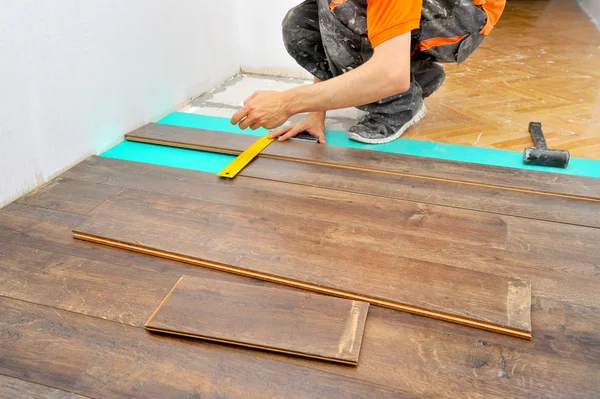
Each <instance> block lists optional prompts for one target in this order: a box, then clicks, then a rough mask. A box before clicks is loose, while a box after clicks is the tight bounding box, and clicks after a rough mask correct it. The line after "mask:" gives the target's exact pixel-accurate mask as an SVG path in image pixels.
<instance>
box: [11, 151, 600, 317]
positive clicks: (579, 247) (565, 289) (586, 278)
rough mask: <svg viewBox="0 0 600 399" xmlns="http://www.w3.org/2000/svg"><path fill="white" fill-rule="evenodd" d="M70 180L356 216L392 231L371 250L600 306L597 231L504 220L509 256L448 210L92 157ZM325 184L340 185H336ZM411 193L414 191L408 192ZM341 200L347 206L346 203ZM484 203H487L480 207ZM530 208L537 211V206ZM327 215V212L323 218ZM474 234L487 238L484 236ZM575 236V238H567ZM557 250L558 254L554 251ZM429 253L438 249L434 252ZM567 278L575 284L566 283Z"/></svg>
mask: <svg viewBox="0 0 600 399" xmlns="http://www.w3.org/2000/svg"><path fill="white" fill-rule="evenodd" d="M258 161H272V160H258ZM273 162H277V163H282V162H283V161H273ZM288 164H289V163H288ZM282 169H283V168H282ZM68 174H69V176H70V177H71V178H73V179H82V180H86V181H91V182H95V183H98V184H100V183H103V184H109V185H118V186H119V187H127V188H133V189H139V190H147V191H151V192H158V193H163V194H169V195H176V196H181V197H185V198H194V199H200V200H207V201H213V202H220V203H223V204H230V205H231V204H236V203H240V201H242V203H244V204H248V205H249V206H254V207H256V208H260V209H263V210H265V211H270V212H275V213H280V212H281V210H282V209H285V212H286V214H293V215H296V216H302V215H304V214H305V212H306V209H311V210H313V212H312V214H311V217H312V216H322V217H323V218H326V219H327V220H329V221H344V222H345V223H349V222H350V221H351V219H350V218H348V217H346V215H347V214H352V215H354V217H356V219H355V221H357V222H359V223H357V225H358V226H359V227H360V228H363V227H364V226H370V227H372V226H376V227H377V228H383V227H385V226H388V227H387V228H388V229H389V231H390V232H391V234H390V235H389V237H383V239H381V240H377V241H376V242H375V241H370V242H369V246H371V247H372V246H377V247H378V249H379V250H380V251H383V252H387V251H388V250H389V248H388V246H389V245H387V242H388V241H386V240H389V239H393V244H394V246H392V248H395V246H401V248H402V252H401V254H402V256H403V257H408V258H412V259H418V260H422V261H427V262H432V263H438V264H445V265H450V266H454V267H460V268H466V269H470V270H477V271H481V272H486V273H492V274H498V275H500V276H504V277H507V278H519V277H522V276H525V277H524V278H527V279H528V280H530V281H531V283H532V287H533V289H534V290H535V292H536V294H537V295H540V296H543V297H546V298H557V297H558V298H569V300H570V301H574V302H576V303H581V304H586V305H591V306H595V303H596V301H595V299H594V298H597V296H596V295H587V293H600V285H598V284H597V283H596V282H595V279H597V277H598V274H597V267H596V266H595V265H597V264H598V259H599V258H600V253H599V250H600V249H594V248H592V247H591V246H590V243H592V244H593V242H594V240H595V237H596V236H597V234H598V231H597V229H590V228H586V227H579V226H567V225H563V224H558V223H545V222H539V223H537V222H536V221H532V220H530V219H522V218H502V223H496V228H501V227H502V225H503V224H504V225H506V226H508V232H509V237H508V245H509V246H510V249H509V250H507V251H505V250H501V249H497V248H493V246H490V245H489V244H490V242H493V241H490V238H491V237H487V236H486V237H482V238H481V239H479V240H477V239H476V240H475V241H474V240H473V237H474V236H473V235H472V233H471V232H469V231H467V232H465V231H464V227H467V228H468V226H469V223H470V225H471V226H473V224H474V221H468V222H466V224H465V222H461V223H458V224H456V227H457V228H456V229H453V228H452V223H454V221H455V220H456V218H450V219H446V218H442V214H439V215H436V214H435V213H437V210H440V209H443V208H440V207H423V206H418V207H416V208H410V207H408V209H412V211H410V212H406V211H404V212H399V209H401V208H399V207H398V206H396V207H395V208H389V209H394V212H386V210H387V209H388V207H389V205H387V204H388V203H390V202H388V201H383V202H378V201H379V198H377V197H366V198H364V199H363V200H362V202H361V203H362V204H364V205H363V206H355V204H354V200H353V201H348V198H356V197H352V196H350V197H348V196H347V194H345V193H341V194H340V193H335V192H334V191H332V190H315V189H310V190H307V189H306V188H302V187H297V185H292V184H282V183H279V182H274V181H260V180H257V179H248V178H245V177H238V178H237V179H235V180H234V181H229V180H225V181H219V180H218V178H217V177H216V176H214V175H212V174H206V173H201V172H194V171H185V170H181V169H175V168H168V167H163V166H158V165H148V164H141V163H136V162H129V161H122V160H114V159H102V158H92V159H89V160H87V161H85V162H83V163H81V164H80V165H79V166H78V167H76V168H73V169H72V170H71V171H69V172H68ZM324 180H325V179H324ZM326 181H332V182H334V181H335V179H330V180H326ZM382 185H383V184H382ZM406 190H410V187H409V188H406ZM294 197H295V200H296V201H302V205H301V206H296V207H290V206H287V204H288V203H289V202H290V199H291V198H294ZM298 197H302V199H301V200H300V199H298ZM538 197H540V198H541V196H538ZM340 198H341V199H346V201H341V202H340V201H339V200H340ZM546 198H549V197H546ZM369 201H373V203H370V202H369ZM394 202H395V201H392V202H391V203H394ZM485 202H487V201H482V203H485ZM530 202H531V203H532V206H535V202H533V199H532V200H531V201H530ZM577 202H579V203H587V202H584V201H577ZM382 204H385V205H383V206H382ZM539 209H543V206H542V205H540V208H539ZM321 210H327V212H324V213H323V212H322V211H321ZM434 210H435V211H434ZM577 212H578V208H575V207H571V208H567V209H565V211H564V212H562V213H563V214H570V215H575V214H577ZM23 213H24V212H21V214H23ZM396 213H398V214H397V215H396ZM480 214H481V213H471V214H465V217H466V218H467V219H473V218H474V217H475V216H471V215H480ZM443 215H446V216H450V215H451V213H448V212H446V213H443ZM372 216H378V217H376V218H375V217H372ZM407 219H410V220H407ZM428 219H429V220H431V221H428ZM444 219H446V221H444ZM23 223H26V222H25V221H23ZM437 225H439V226H440V229H439V231H436V230H435V227H436V226H437ZM394 226H405V227H403V228H394ZM428 226H431V228H429V227H428ZM459 226H463V227H459ZM532 226H533V227H534V228H535V233H533V232H532V234H528V235H524V234H522V233H521V231H522V229H523V228H530V227H532ZM490 227H492V225H488V226H487V229H486V232H485V234H486V235H489V236H492V237H493V236H494V234H497V233H493V232H491V230H490ZM421 229H424V231H422V230H421ZM457 231H458V233H457ZM475 231H478V232H482V233H483V231H482V230H481V229H477V230H475ZM479 235H482V234H479ZM569 235H570V236H571V237H573V238H575V237H576V238H577V239H576V240H574V239H567V237H568V236H569ZM585 237H588V238H587V239H586V238H585ZM423 238H426V239H423ZM346 239H347V240H353V241H355V243H356V244H355V245H357V246H362V245H364V243H363V242H361V237H360V236H359V235H357V234H351V235H346ZM535 242H545V243H546V246H547V247H550V248H549V250H547V251H545V252H544V251H540V250H537V249H538V248H540V246H539V244H536V245H533V244H534V243H535ZM555 247H556V249H553V248H555ZM431 248H435V249H436V250H434V251H432V250H431ZM567 249H568V250H567ZM394 251H395V250H393V249H392V251H391V255H397V254H398V251H395V252H394ZM561 274H562V275H564V276H565V277H575V278H573V279H571V278H563V277H562V276H561Z"/></svg>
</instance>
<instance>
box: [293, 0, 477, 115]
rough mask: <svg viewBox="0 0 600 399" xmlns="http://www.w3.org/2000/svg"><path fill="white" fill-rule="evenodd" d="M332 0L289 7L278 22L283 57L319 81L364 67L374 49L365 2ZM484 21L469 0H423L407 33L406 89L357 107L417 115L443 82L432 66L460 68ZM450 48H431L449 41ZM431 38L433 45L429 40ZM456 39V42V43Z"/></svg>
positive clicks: (312, 0) (313, 0)
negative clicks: (415, 26) (408, 82)
mask: <svg viewBox="0 0 600 399" xmlns="http://www.w3.org/2000/svg"><path fill="white" fill-rule="evenodd" d="M332 1H333V0H306V1H304V2H302V3H301V4H300V5H298V6H296V7H294V8H292V9H291V10H290V11H289V12H288V13H287V15H286V17H285V19H284V20H283V23H282V28H283V39H284V44H285V47H286V49H287V51H288V53H289V54H290V55H291V56H292V57H293V58H294V59H295V60H296V61H297V62H298V64H300V66H302V67H303V68H304V69H306V70H307V71H308V72H310V73H311V74H312V75H313V76H316V77H317V78H319V79H320V80H327V79H330V78H332V77H335V76H338V75H340V74H343V73H345V72H348V71H349V70H351V69H353V68H357V67H358V66H360V65H362V64H364V63H365V62H367V61H368V60H369V59H370V58H371V56H372V55H373V47H372V46H371V43H370V41H369V39H368V37H367V35H366V34H365V32H366V31H367V1H366V0H347V1H346V2H341V4H339V5H336V6H335V7H333V8H331V7H330V3H331V2H332ZM338 3H340V2H339V1H338ZM486 20H487V15H486V13H485V11H483V9H482V8H481V7H480V6H476V5H474V4H473V0H423V8H422V12H421V27H420V29H418V30H415V31H413V32H412V44H411V45H412V48H413V54H412V55H411V85H410V89H409V90H408V91H407V92H405V93H402V94H398V95H395V96H392V97H388V98H385V99H382V100H380V101H377V102H375V103H371V104H366V105H363V106H359V107H357V108H359V109H361V110H363V111H366V112H375V113H380V114H387V115H388V116H389V117H393V115H399V114H401V113H403V112H405V111H412V112H413V113H414V112H416V111H417V108H418V107H420V106H421V104H422V100H423V98H425V97H427V96H429V95H431V94H432V93H433V92H434V91H435V90H437V89H438V88H439V86H440V85H441V84H442V82H443V80H444V71H443V68H442V67H441V66H439V65H437V64H436V62H440V63H455V62H456V63H461V62H462V61H464V60H465V59H466V58H467V57H468V56H469V55H471V54H472V53H473V51H474V50H475V49H476V48H477V47H478V46H479V44H480V43H481V42H482V40H483V38H484V36H483V35H482V34H481V33H480V30H481V29H482V28H483V26H484V25H485V23H486ZM459 37H462V39H460V40H458V41H456V42H455V43H448V44H443V45H435V46H431V44H439V43H440V42H448V40H441V41H440V40H437V38H442V39H451V38H459ZM432 39H433V40H432ZM455 40H456V39H455Z"/></svg>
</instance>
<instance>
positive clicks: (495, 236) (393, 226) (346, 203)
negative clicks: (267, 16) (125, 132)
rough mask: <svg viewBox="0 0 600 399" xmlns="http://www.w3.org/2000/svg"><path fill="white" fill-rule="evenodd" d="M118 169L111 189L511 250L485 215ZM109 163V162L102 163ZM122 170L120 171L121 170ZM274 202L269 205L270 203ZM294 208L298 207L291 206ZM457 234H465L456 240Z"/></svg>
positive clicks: (129, 166) (123, 164) (499, 225)
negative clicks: (168, 195)
mask: <svg viewBox="0 0 600 399" xmlns="http://www.w3.org/2000/svg"><path fill="white" fill-rule="evenodd" d="M106 161H107V164H108V165H111V166H112V165H115V169H112V168H111V169H112V173H111V174H110V175H109V176H110V179H109V184H111V185H117V186H119V187H127V188H132V189H136V190H142V191H156V192H160V193H163V194H171V193H172V194H174V195H177V196H187V197H190V198H195V199H202V200H208V201H213V202H221V203H224V204H231V205H248V206H252V207H259V208H261V209H264V210H269V211H276V212H281V211H282V210H283V209H285V212H286V214H294V215H298V216H304V215H305V214H306V212H307V209H310V214H311V216H313V217H318V218H321V219H326V220H330V221H338V222H345V223H354V224H357V225H360V226H369V227H377V228H379V229H384V228H385V229H386V230H389V231H394V232H397V231H398V230H399V229H401V230H402V231H403V232H404V233H406V234H412V235H415V236H419V237H424V238H430V237H438V238H444V239H446V240H450V241H454V242H463V243H472V244H480V245H486V246H489V247H493V248H506V240H507V227H506V223H505V222H504V220H503V218H502V217H501V216H498V215H494V214H488V213H484V212H473V211H468V210H462V209H455V208H452V207H442V206H431V205H427V204H420V203H415V202H410V201H399V200H395V199H388V198H373V197H371V196H368V195H361V194H355V193H345V192H339V191H336V190H328V189H321V188H316V187H303V186H299V185H293V184H282V183H280V182H273V181H265V180H258V179H248V178H240V179H239V180H236V181H235V182H233V181H223V180H219V179H218V178H216V177H215V176H214V175H212V174H210V173H200V172H196V173H194V174H192V175H186V174H185V173H184V174H182V175H179V177H178V170H177V169H173V168H168V167H158V168H153V167H152V166H156V165H146V166H150V167H149V168H147V169H145V170H144V169H138V168H139V167H140V165H143V164H139V163H132V162H127V161H118V160H111V159H107V160H106ZM99 162H101V163H105V161H104V160H99ZM116 168H118V169H116ZM69 175H70V176H73V178H82V179H86V178H89V174H87V173H86V172H85V171H84V170H82V169H80V168H76V169H75V170H72V171H70V173H69ZM267 198H268V201H266V199H267ZM290 203H293V204H294V206H288V204H290ZM457 230H459V231H461V234H454V233H455V232H456V231H457Z"/></svg>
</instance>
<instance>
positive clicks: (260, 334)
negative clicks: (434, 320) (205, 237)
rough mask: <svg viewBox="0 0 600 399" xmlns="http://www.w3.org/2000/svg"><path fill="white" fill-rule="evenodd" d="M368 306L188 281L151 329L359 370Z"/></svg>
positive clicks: (184, 279) (158, 311) (274, 290)
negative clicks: (344, 365)
mask: <svg viewBox="0 0 600 399" xmlns="http://www.w3.org/2000/svg"><path fill="white" fill-rule="evenodd" d="M368 309H369V304H368V303H366V302H357V301H348V300H345V299H340V298H334V297H328V296H324V295H316V294H310V293H305V292H295V291H291V290H287V289H281V288H273V287H259V286H255V285H249V284H240V283H232V282H220V281H215V280H207V279H202V278H198V277H189V276H183V277H182V278H181V279H180V280H179V281H178V282H177V284H176V285H175V286H174V287H173V289H172V290H171V292H170V293H169V295H168V296H167V297H166V298H165V300H164V301H163V303H161V305H160V306H159V307H158V308H157V309H156V311H155V312H154V313H153V314H152V316H151V317H150V319H149V320H148V322H147V323H146V329H148V330H151V331H156V332H163V333H169V334H175V335H183V336H188V337H193V338H200V339H207V340H211V341H219V342H225V343H230V344H234V345H242V346H248V347H252V348H258V349H265V350H269V351H275V352H283V353H288V354H293V355H299V356H306V357H312V358H316V359H322V360H328V361H333V362H339V363H345V364H350V365H357V364H358V356H359V352H360V346H361V343H362V335H363V330H364V326H365V322H366V319H367V312H368Z"/></svg>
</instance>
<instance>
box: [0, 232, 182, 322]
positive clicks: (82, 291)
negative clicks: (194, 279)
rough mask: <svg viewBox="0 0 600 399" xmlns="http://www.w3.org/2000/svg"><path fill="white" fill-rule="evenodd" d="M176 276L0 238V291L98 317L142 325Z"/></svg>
mask: <svg viewBox="0 0 600 399" xmlns="http://www.w3.org/2000/svg"><path fill="white" fill-rule="evenodd" d="M107 280H110V282H111V284H107ZM177 280H178V278H177V277H175V276H166V275H159V274H155V273H143V274H141V273H140V272H139V270H136V269H133V268H125V267H118V266H115V265H112V264H110V263H106V262H100V261H96V260H90V259H84V258H79V257H75V256H70V255H64V254H60V253H56V252H50V251H44V250H41V249H33V248H29V247H24V246H19V245H13V244H7V243H4V242H0V295H3V296H7V297H10V298H15V299H21V300H25V301H29V302H35V303H43V304H44V305H47V306H52V307H55V308H58V309H64V310H69V311H72V312H77V313H82V314H86V315H90V316H94V317H99V318H102V319H107V320H113V321H117V322H121V323H126V324H133V325H143V323H144V322H145V321H146V320H148V318H149V317H150V316H151V315H152V312H153V311H154V309H155V308H156V307H157V306H159V304H160V303H161V302H162V300H163V299H164V297H165V296H166V295H167V294H168V293H169V291H170V290H171V288H172V287H173V285H174V284H175V283H176V282H177ZM123 303H126V304H127V306H126V307H123V306H122V305H121V304H123ZM149 304H154V306H149Z"/></svg>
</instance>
